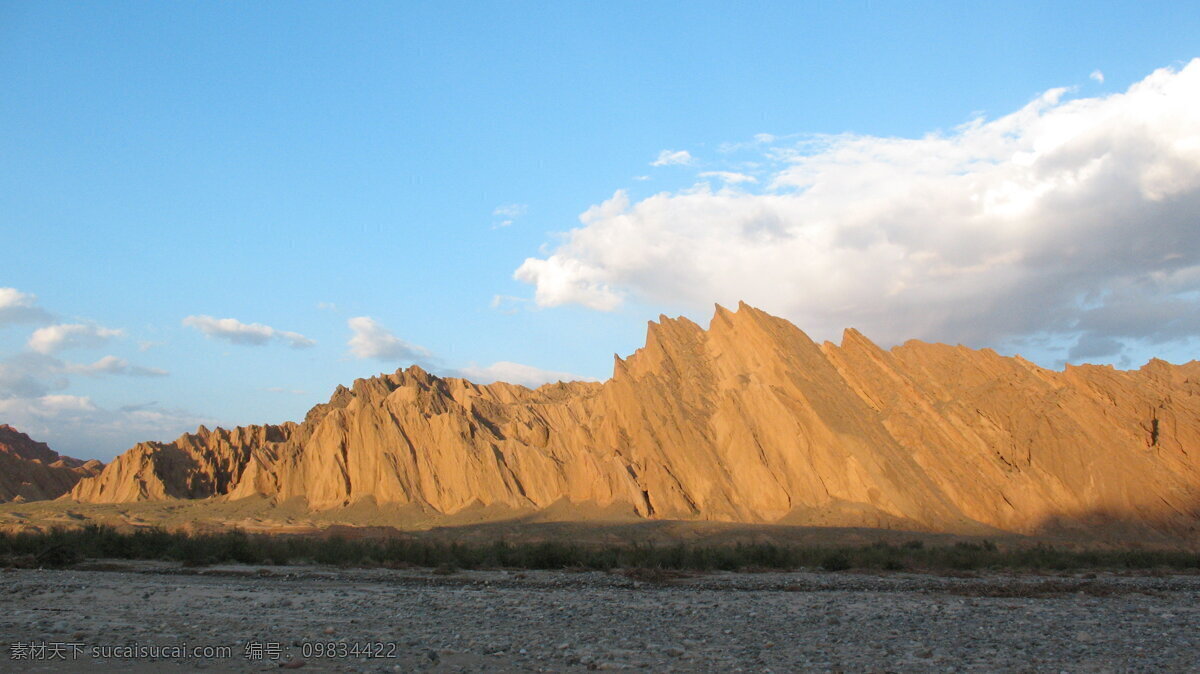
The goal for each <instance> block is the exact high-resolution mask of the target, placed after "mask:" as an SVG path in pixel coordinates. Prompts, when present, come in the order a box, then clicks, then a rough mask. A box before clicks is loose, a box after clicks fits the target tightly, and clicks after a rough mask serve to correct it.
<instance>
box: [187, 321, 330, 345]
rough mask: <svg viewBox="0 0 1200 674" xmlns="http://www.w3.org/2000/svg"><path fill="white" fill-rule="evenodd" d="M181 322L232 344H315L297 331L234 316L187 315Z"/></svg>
mask: <svg viewBox="0 0 1200 674" xmlns="http://www.w3.org/2000/svg"><path fill="white" fill-rule="evenodd" d="M183 324H184V325H186V326H189V327H192V328H195V329H197V330H199V331H200V332H203V333H204V334H206V335H208V336H209V337H215V338H217V339H223V340H225V341H227V342H231V343H233V344H242V345H245V346H262V345H264V344H266V343H267V342H270V341H272V340H278V341H282V342H287V344H288V346H290V347H292V348H293V349H303V348H306V347H310V346H312V345H314V344H316V342H315V341H313V340H311V339H309V338H308V337H305V336H304V335H302V334H300V333H298V332H288V331H286V330H276V329H275V328H272V327H271V326H269V325H263V324H262V323H243V322H241V321H239V320H237V319H234V318H213V317H212V316H188V317H187V318H185V319H183Z"/></svg>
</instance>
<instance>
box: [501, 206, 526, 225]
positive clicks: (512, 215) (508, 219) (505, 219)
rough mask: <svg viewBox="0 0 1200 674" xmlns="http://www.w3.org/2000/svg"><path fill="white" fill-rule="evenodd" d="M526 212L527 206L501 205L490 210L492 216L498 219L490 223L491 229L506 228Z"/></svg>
mask: <svg viewBox="0 0 1200 674" xmlns="http://www.w3.org/2000/svg"><path fill="white" fill-rule="evenodd" d="M528 210H529V206H528V205H526V204H503V205H500V206H497V207H496V208H495V209H493V210H492V215H494V216H496V217H497V218H499V219H498V220H497V221H496V222H494V223H492V229H499V228H501V227H508V226H509V225H511V224H512V223H513V222H515V221H516V219H517V218H519V217H521V216H522V215H525V213H526V212H527V211H528Z"/></svg>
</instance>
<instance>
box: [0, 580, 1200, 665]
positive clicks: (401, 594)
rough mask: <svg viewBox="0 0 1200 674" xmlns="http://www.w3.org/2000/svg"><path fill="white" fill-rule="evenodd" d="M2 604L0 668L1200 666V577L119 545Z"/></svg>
mask: <svg viewBox="0 0 1200 674" xmlns="http://www.w3.org/2000/svg"><path fill="white" fill-rule="evenodd" d="M1093 576H1094V577H1093ZM0 606H2V607H3V610H2V611H0V642H2V643H3V647H4V650H5V652H4V653H3V655H2V656H0V665H3V666H0V670H7V671H15V670H19V671H75V670H81V669H84V670H94V669H100V670H107V671H116V670H120V671H125V672H140V671H158V670H161V669H167V668H182V669H188V670H190V669H208V670H211V671H267V670H276V669H278V668H279V667H280V665H287V666H289V667H299V668H301V669H302V670H303V671H413V670H419V671H444V672H455V671H587V670H591V669H603V670H608V669H625V668H638V669H646V670H649V671H656V672H657V671H714V672H717V671H719V672H725V671H738V670H741V671H756V672H758V671H775V672H784V671H798V670H799V671H839V670H841V671H914V672H917V671H921V672H924V671H932V670H936V671H995V670H1007V671H1056V672H1057V671H1146V672H1151V671H1153V672H1159V671H1180V672H1183V671H1195V670H1197V669H1198V668H1200V655H1198V653H1200V576H1178V575H1167V576H1154V575H1118V574H1108V573H1100V574H1087V575H1086V576H1085V575H1079V574H1077V575H1064V576H1041V575H1029V574H1025V575H1015V576H1013V575H1001V574H979V575H976V576H971V577H940V576H926V575H918V574H906V573H893V574H881V575H864V574H856V573H849V572H842V573H755V574H748V573H743V574H730V573H713V574H702V575H691V576H687V577H674V576H670V575H669V576H665V577H664V576H661V575H659V576H656V575H655V574H637V573H633V574H630V575H626V574H621V573H611V574H609V573H601V572H586V573H572V572H548V571H522V572H517V571H458V572H453V573H445V572H443V573H436V572H434V571H430V570H398V571H397V570H383V569H369V570H368V569H352V570H344V569H332V568H322V567H264V568H259V567H239V566H221V567H208V568H202V569H185V568H180V567H178V566H176V565H167V564H149V563H128V562H114V563H111V564H93V565H92V568H91V569H84V570H58V571H49V570H47V571H40V570H11V569H10V570H4V571H0ZM185 644H186V646H187V648H188V649H189V652H188V653H186V654H183V653H182V652H180V651H163V650H161V649H177V648H179V647H182V646H184V645H185ZM127 655H128V656H133V657H124V656H127ZM49 657H59V658H65V659H55V660H51V659H46V658H49Z"/></svg>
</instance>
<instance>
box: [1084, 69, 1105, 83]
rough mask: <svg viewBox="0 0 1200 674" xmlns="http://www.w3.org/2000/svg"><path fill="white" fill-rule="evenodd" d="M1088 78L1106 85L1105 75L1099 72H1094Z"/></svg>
mask: <svg viewBox="0 0 1200 674" xmlns="http://www.w3.org/2000/svg"><path fill="white" fill-rule="evenodd" d="M1088 77H1090V78H1092V79H1093V80H1096V81H1097V82H1099V83H1100V84H1104V73H1102V72H1100V71H1099V70H1093V71H1092V74H1091V75H1088Z"/></svg>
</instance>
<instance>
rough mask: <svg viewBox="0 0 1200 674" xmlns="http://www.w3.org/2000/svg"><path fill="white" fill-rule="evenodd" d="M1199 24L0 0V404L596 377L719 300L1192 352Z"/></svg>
mask: <svg viewBox="0 0 1200 674" xmlns="http://www.w3.org/2000/svg"><path fill="white" fill-rule="evenodd" d="M1197 35H1200V15H1198V14H1197V13H1196V12H1192V11H1186V10H1185V8H1184V7H1183V5H1182V4H1180V3H1139V4H1137V5H1133V4H1129V3H1113V4H1105V3H1094V2H1091V3H1054V4H1053V6H1051V7H1042V6H1034V4H1033V3H960V4H952V3H944V2H938V3H925V4H922V3H899V2H896V3H843V2H838V3H834V2H829V3H813V4H812V5H811V6H808V7H803V6H797V3H706V2H688V3H668V2H660V3H632V2H630V3H618V2H606V3H587V4H584V3H567V2H554V3H511V2H496V3H477V2H472V3H444V2H439V3H432V2H431V3H415V2H414V3H354V4H352V5H346V4H344V3H292V2H289V3H188V4H181V3H149V2H145V3H141V2H138V3H55V2H45V3H25V2H20V3H18V2H5V3H2V4H0V84H2V85H3V91H4V94H3V95H0V128H2V129H3V130H2V131H0V157H2V158H3V159H2V160H0V233H2V234H3V241H4V248H5V251H6V253H7V254H6V256H5V264H4V265H3V266H2V267H0V288H8V289H9V290H10V291H9V292H8V293H7V294H4V293H3V292H0V422H5V421H7V422H8V423H13V424H14V425H17V426H18V427H19V428H22V429H26V430H28V432H30V433H31V434H33V435H34V436H35V437H38V438H39V439H44V440H47V441H48V442H50V443H51V444H52V446H54V447H55V448H57V449H59V450H60V451H64V452H67V453H71V454H73V455H76V456H81V457H99V458H103V459H107V458H110V457H111V456H113V455H114V454H116V453H117V452H119V451H121V450H123V449H124V448H126V447H128V446H130V445H131V444H132V443H133V442H135V441H137V440H144V439H157V440H163V439H169V438H171V437H174V436H175V435H178V434H179V433H180V432H182V431H184V430H187V429H189V428H194V426H195V425H196V424H197V423H200V422H202V421H203V422H206V423H209V424H212V423H218V424H222V425H230V424H246V423H263V422H272V423H274V422H280V421H284V420H287V419H299V418H301V417H302V416H303V414H304V412H305V411H306V410H307V408H308V407H310V406H311V405H312V404H314V403H316V402H319V401H322V400H324V399H326V398H327V397H328V395H329V393H330V392H331V390H332V389H333V387H334V386H336V385H337V384H339V383H349V382H350V381H351V380H353V379H354V378H356V377H364V376H371V375H374V374H376V373H378V372H382V371H391V370H394V369H395V368H397V367H400V366H406V365H408V364H410V363H412V362H420V363H423V364H425V365H427V366H429V367H432V368H433V369H435V370H437V371H440V372H442V373H445V374H456V373H459V374H467V375H470V376H473V377H475V378H477V379H481V380H488V379H490V378H493V377H496V376H503V377H506V378H510V379H514V378H515V379H520V380H524V381H528V382H530V383H533V382H536V381H537V380H538V379H539V377H540V378H542V379H547V378H548V379H553V378H554V377H556V376H558V374H559V373H571V374H575V375H579V376H583V377H591V378H598V379H603V378H606V377H607V376H608V375H609V374H610V372H611V364H612V360H611V359H612V354H613V353H620V354H627V353H629V352H631V351H632V350H634V349H635V348H637V347H638V346H640V345H641V343H642V340H643V338H644V333H645V321H646V320H647V319H651V318H654V317H656V316H657V315H658V314H659V313H668V314H672V315H674V314H685V315H688V316H691V317H692V318H694V319H696V320H698V321H700V322H702V323H706V322H707V319H708V317H709V316H710V314H711V305H712V303H713V302H716V301H720V302H723V303H724V302H736V300H737V299H746V300H747V301H749V302H751V303H752V304H756V305H759V306H762V307H763V308H765V309H767V310H771V311H774V312H776V313H779V314H781V315H785V316H787V317H788V318H790V319H792V320H794V321H795V322H796V323H797V324H798V325H800V327H801V328H804V329H805V330H807V331H809V332H810V334H812V335H813V336H814V337H817V338H821V339H826V338H830V339H836V338H837V336H838V334H839V332H840V328H841V327H845V326H847V325H854V326H856V327H859V328H860V329H863V330H864V332H866V334H867V335H868V336H871V337H873V338H875V339H877V340H878V341H880V342H881V343H884V344H893V343H897V342H899V341H902V340H903V339H906V338H908V337H919V338H922V339H934V340H939V341H949V342H962V343H965V344H968V345H971V346H993V347H997V348H999V349H1000V350H1002V351H1004V352H1006V353H1013V352H1017V351H1020V352H1021V353H1023V354H1025V355H1027V356H1028V357H1030V358H1033V359H1035V360H1037V361H1038V362H1040V363H1042V364H1045V365H1048V366H1055V367H1057V366H1059V365H1060V364H1061V363H1062V362H1063V361H1064V360H1066V359H1068V358H1070V359H1071V360H1073V361H1080V360H1090V361H1093V362H1111V363H1116V364H1118V365H1119V366H1123V367H1132V366H1137V365H1139V364H1140V363H1142V362H1144V361H1145V360H1146V359H1147V358H1148V357H1150V356H1151V355H1161V356H1163V357H1166V358H1167V359H1169V360H1173V361H1181V360H1188V359H1191V358H1195V357H1196V351H1197V349H1196V346H1197V341H1196V334H1197V332H1198V331H1200V326H1197V325H1195V321H1194V320H1191V319H1179V318H1178V317H1179V316H1180V315H1183V314H1187V313H1188V312H1190V311H1191V310H1193V309H1195V308H1196V306H1195V305H1196V302H1197V298H1198V297H1200V272H1197V270H1200V267H1198V266H1197V265H1200V259H1197V257H1198V254H1200V250H1198V244H1197V239H1196V238H1195V234H1194V233H1193V232H1194V231H1195V230H1197V227H1196V222H1195V220H1194V216H1193V215H1192V214H1193V213H1195V212H1200V211H1196V210H1195V209H1194V206H1195V202H1196V200H1197V199H1198V198H1200V179H1197V176H1198V175H1200V172H1197V171H1196V170H1195V169H1196V166H1197V165H1198V164H1195V163H1192V160H1193V159H1195V158H1196V157H1195V154H1196V150H1195V147H1196V145H1195V143H1196V138H1197V136H1196V129H1197V126H1198V125H1197V124H1196V123H1195V122H1196V114H1197V113H1196V112H1195V110H1196V108H1189V106H1188V105H1186V103H1188V102H1191V101H1194V100H1195V96H1196V94H1195V88H1194V86H1193V85H1194V83H1195V81H1196V80H1197V79H1198V77H1197V75H1196V73H1195V71H1196V70H1198V69H1200V67H1197V68H1192V69H1190V70H1189V68H1188V64H1189V63H1190V61H1191V60H1192V59H1193V58H1194V57H1196V56H1200V49H1198V48H1197V47H1198V44H1197V38H1196V36H1197ZM1160 69H1168V70H1167V71H1163V72H1165V74H1163V75H1161V76H1160V77H1159V79H1157V80H1152V81H1149V84H1144V85H1142V89H1140V90H1136V91H1135V90H1134V89H1131V87H1135V88H1136V86H1137V85H1138V83H1142V82H1144V81H1148V80H1147V78H1152V73H1155V72H1156V71H1159V70H1160ZM1059 88H1064V89H1065V90H1064V91H1058V92H1057V93H1056V90H1057V89H1059ZM1047 92H1050V93H1049V94H1047ZM1039 101H1040V102H1039ZM1031 106H1032V107H1031ZM1189 110H1191V112H1189ZM1022 111H1023V112H1022ZM1005 119H1008V120H1009V121H1008V122H1003V123H1001V121H1002V120H1005ZM989 124H993V126H988V125H989ZM972 125H973V126H972ZM1077 129H1084V130H1086V133H1084V132H1080V133H1079V134H1077V133H1076V130H1077ZM1130 129H1137V130H1139V131H1137V133H1141V134H1143V135H1141V136H1139V135H1137V134H1136V133H1134V132H1133V131H1130ZM1081 134H1082V135H1081ZM1130 134H1133V135H1130ZM1048 147H1049V148H1050V149H1049V150H1047V148H1048ZM1138 147H1141V148H1146V147H1151V148H1154V147H1161V148H1168V149H1167V150H1163V151H1162V152H1159V153H1150V154H1151V155H1153V156H1149V157H1148V156H1146V154H1147V153H1145V152H1142V153H1139V152H1137V151H1135V150H1133V149H1130V148H1138ZM1056 148H1057V149H1056ZM1063 148H1066V149H1063ZM1048 152H1050V153H1053V152H1058V154H1057V155H1054V156H1053V157H1050V156H1049V155H1047V154H1046V153H1048ZM1039 153H1040V154H1039ZM1172 153H1173V154H1172ZM1020 157H1033V159H1030V160H1029V161H1028V162H1025V160H1024V159H1020ZM1047 157H1048V158H1047ZM1064 157H1066V158H1067V159H1064ZM1080 157H1082V158H1080ZM1162 157H1166V158H1167V159H1169V160H1170V161H1167V160H1166V159H1162ZM1014 158H1017V159H1014ZM1068 159H1069V160H1070V161H1068ZM1022 162H1025V163H1022ZM1031 162H1032V164H1031ZM1039 162H1040V163H1039ZM1064 162H1067V163H1070V162H1076V164H1071V166H1069V167H1067V168H1066V169H1062V168H1055V167H1061V166H1063V165H1064ZM1080 162H1081V163H1080ZM1089 162H1091V163H1089ZM656 164H657V165H656ZM1030 165H1033V166H1034V167H1035V169H1036V170H1033V169H1029V166H1030ZM981 166H983V167H984V168H980V167H981ZM1096 166H1099V167H1100V168H1096ZM1087 167H1091V168H1087ZM1085 168H1086V170H1085ZM1056 171H1057V172H1056ZM1072 181H1075V182H1072ZM1079 185H1082V187H1080V186H1079ZM1093 194H1100V195H1105V199H1104V200H1099V201H1098V200H1096V199H1090V198H1086V197H1089V195H1093ZM889 195H890V196H889ZM1014 195H1015V196H1014ZM1122 195H1125V196H1122ZM997 199H999V201H996V200H997ZM981 200H982V201H983V202H986V203H987V204H988V205H987V206H986V207H985V206H979V207H978V208H977V209H975V210H972V208H973V207H971V206H969V204H970V203H981ZM930 204H935V205H937V204H946V207H945V208H944V209H942V208H940V207H938V208H937V209H934V210H928V211H926V210H923V209H931V208H932V207H931V206H930ZM1088 204H1100V205H1099V206H1095V207H1094V208H1095V209H1096V212H1093V206H1089V205H1088ZM585 213H590V215H588V216H586V218H585V220H586V222H583V221H581V219H580V218H581V215H583V214H585ZM843 214H845V215H844V217H843ZM1106 218H1107V219H1106ZM1097 223H1099V224H1097ZM1131 223H1132V224H1131ZM571 230H576V232H575V233H574V234H566V233H567V232H570V231H571ZM848 241H849V242H852V243H850V244H847V242H848ZM856 250H857V251H860V252H861V254H857V253H854V251H856ZM1063 256H1065V257H1063ZM527 260H531V261H530V262H527ZM1063 260H1067V261H1066V262H1064V261H1063ZM860 266H861V269H860V268H859V267H860ZM189 317H193V318H192V319H190V320H187V321H186V323H185V319H188V318H189ZM206 317H207V318H206ZM365 317H369V319H370V320H369V321H362V320H359V321H358V322H357V323H355V322H354V321H355V320H356V319H362V318H365ZM1164 317H1166V318H1165V319H1164ZM209 319H211V320H209ZM221 319H233V321H236V322H229V321H226V322H224V323H222V322H220V320H221ZM254 325H257V326H260V327H258V328H255V327H246V326H254ZM1135 325H1136V326H1141V327H1131V326H1135ZM62 326H82V327H77V328H62ZM355 326H357V328H356V327H355ZM1146 326H1151V327H1146ZM1153 326H1158V327H1153ZM1164 326H1165V327H1164ZM37 330H42V332H41V333H40V337H38V338H37V339H35V331H37ZM1139 330H1140V331H1139ZM289 333H290V334H294V335H297V336H301V337H298V338H292V337H289ZM356 336H357V340H358V341H357V342H352V340H353V339H355V338H356ZM309 342H311V344H310V343H309ZM1072 355H1073V356H1074V357H1072ZM106 358H108V359H107V360H105V359H106ZM496 363H501V365H495V364H496ZM517 364H519V365H517ZM540 371H548V372H549V374H544V373H542V372H540Z"/></svg>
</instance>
